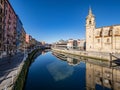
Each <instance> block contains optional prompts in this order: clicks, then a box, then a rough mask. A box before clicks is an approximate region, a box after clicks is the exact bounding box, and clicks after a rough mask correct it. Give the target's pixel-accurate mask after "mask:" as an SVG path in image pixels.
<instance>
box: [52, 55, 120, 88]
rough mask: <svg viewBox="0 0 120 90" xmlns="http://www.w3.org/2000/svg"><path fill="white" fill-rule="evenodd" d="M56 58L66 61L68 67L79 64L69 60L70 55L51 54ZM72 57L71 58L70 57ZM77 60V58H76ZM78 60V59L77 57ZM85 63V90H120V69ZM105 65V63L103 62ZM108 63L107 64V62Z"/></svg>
mask: <svg viewBox="0 0 120 90" xmlns="http://www.w3.org/2000/svg"><path fill="white" fill-rule="evenodd" d="M53 55H55V56H56V57H57V58H59V59H61V60H66V61H67V63H68V64H69V65H72V66H75V65H78V64H79V63H80V61H83V60H80V59H75V58H71V56H70V55H66V54H60V53H53ZM72 57H73V56H72ZM76 58H78V57H76ZM79 58H80V57H79ZM88 61H89V60H88ZM85 63H86V90H120V68H119V69H117V68H116V67H112V68H110V67H109V66H107V65H108V64H106V66H105V65H104V66H103V65H102V63H101V64H96V63H95V62H92V63H90V62H87V61H86V60H85ZM103 63H105V62H103ZM107 63H108V62H107Z"/></svg>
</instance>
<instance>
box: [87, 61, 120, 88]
mask: <svg viewBox="0 0 120 90" xmlns="http://www.w3.org/2000/svg"><path fill="white" fill-rule="evenodd" d="M98 85H100V86H102V87H101V90H104V87H105V88H109V89H112V90H120V70H118V69H116V68H109V67H107V66H106V67H102V66H98V65H94V64H91V63H86V87H87V90H90V89H93V90H94V89H95V88H96V89H98V88H97V86H98Z"/></svg>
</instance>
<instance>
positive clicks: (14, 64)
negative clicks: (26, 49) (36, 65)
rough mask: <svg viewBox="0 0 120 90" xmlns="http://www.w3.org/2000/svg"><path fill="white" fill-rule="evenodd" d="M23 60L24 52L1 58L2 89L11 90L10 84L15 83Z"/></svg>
mask: <svg viewBox="0 0 120 90" xmlns="http://www.w3.org/2000/svg"><path fill="white" fill-rule="evenodd" d="M23 60H24V54H23V53H20V52H19V53H17V54H15V55H14V56H8V57H4V58H1V59H0V90H9V89H7V88H8V86H9V85H8V84H9V83H11V84H12V83H13V79H14V77H15V76H17V73H18V70H19V69H20V66H21V64H22V62H23Z"/></svg>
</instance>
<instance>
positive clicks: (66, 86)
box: [24, 51, 120, 90]
mask: <svg viewBox="0 0 120 90" xmlns="http://www.w3.org/2000/svg"><path fill="white" fill-rule="evenodd" d="M102 65H103V66H101V65H98V64H97V63H93V62H90V60H81V59H79V57H75V56H70V55H65V54H61V53H52V52H44V51H43V52H42V54H41V55H39V56H38V57H37V58H36V59H35V60H34V62H33V63H32V64H31V66H30V67H29V71H28V75H27V78H26V82H25V86H24V90H120V82H119V81H120V76H119V75H120V70H118V69H114V68H109V67H108V66H107V65H108V64H107V63H106V64H105V63H104V64H102Z"/></svg>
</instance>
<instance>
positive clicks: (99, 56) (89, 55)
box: [52, 48, 110, 61]
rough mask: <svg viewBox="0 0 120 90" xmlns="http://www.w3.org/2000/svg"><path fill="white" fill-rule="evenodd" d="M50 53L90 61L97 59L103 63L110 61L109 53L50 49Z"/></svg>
mask: <svg viewBox="0 0 120 90" xmlns="http://www.w3.org/2000/svg"><path fill="white" fill-rule="evenodd" d="M52 51H56V52H61V53H67V54H72V55H77V56H81V57H85V58H91V59H98V60H105V61H109V60H110V55H109V53H103V52H87V51H77V50H67V49H56V48H52Z"/></svg>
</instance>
